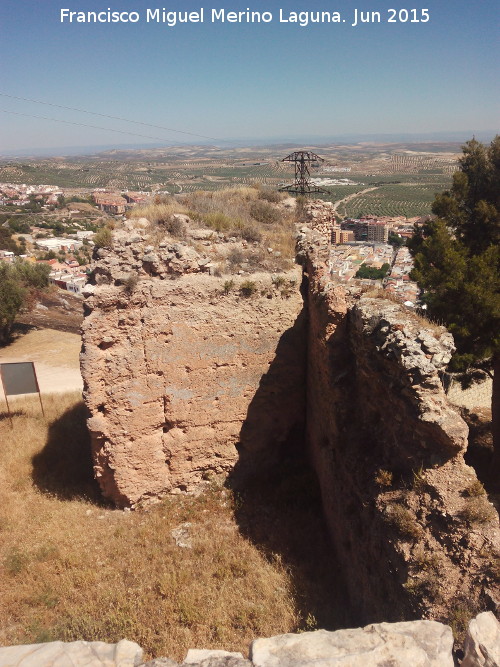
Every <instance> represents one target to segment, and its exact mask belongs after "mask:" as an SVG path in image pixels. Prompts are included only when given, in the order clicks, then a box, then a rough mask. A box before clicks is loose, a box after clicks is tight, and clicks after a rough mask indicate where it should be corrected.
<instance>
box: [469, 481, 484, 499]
mask: <svg viewBox="0 0 500 667" xmlns="http://www.w3.org/2000/svg"><path fill="white" fill-rule="evenodd" d="M485 493H486V491H485V490H484V486H483V485H482V484H481V482H480V481H479V480H478V479H476V480H475V481H474V482H472V484H469V486H468V487H467V488H466V489H464V495H465V496H468V497H469V498H479V497H480V496H484V495H485Z"/></svg>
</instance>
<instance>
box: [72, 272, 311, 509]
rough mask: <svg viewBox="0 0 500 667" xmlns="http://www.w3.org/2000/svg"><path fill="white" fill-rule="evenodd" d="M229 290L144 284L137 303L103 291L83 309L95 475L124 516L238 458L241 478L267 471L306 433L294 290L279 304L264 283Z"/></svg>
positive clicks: (199, 279)
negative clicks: (245, 291) (250, 290)
mask: <svg viewBox="0 0 500 667" xmlns="http://www.w3.org/2000/svg"><path fill="white" fill-rule="evenodd" d="M290 277H291V276H290ZM293 277H294V278H295V279H296V280H300V273H299V272H295V273H294V276H293ZM223 282H224V281H222V280H221V279H217V278H213V277H211V276H207V275H204V274H190V275H183V276H182V277H181V278H179V279H178V280H168V279H167V280H159V279H158V278H151V279H142V280H141V281H139V283H138V285H137V286H136V287H135V289H134V290H133V291H132V292H131V293H128V292H127V291H126V290H125V289H124V288H123V286H120V285H113V284H101V285H97V286H96V287H95V288H94V290H93V293H92V294H91V295H89V296H88V297H87V299H86V308H87V313H88V314H87V317H86V318H85V322H84V326H83V351H82V374H83V377H84V382H85V392H84V395H85V401H86V404H87V406H88V408H89V410H90V413H91V417H90V419H89V420H88V425H89V429H90V431H91V434H92V446H93V456H94V462H95V471H96V476H97V478H98V480H99V483H100V485H101V488H102V490H103V492H104V494H105V495H106V496H107V497H108V498H110V499H112V500H113V501H114V502H115V503H116V504H118V505H119V506H127V505H134V504H135V503H137V502H139V501H145V500H147V499H148V498H153V497H159V496H161V495H164V494H165V493H168V492H172V491H175V490H187V491H192V490H194V489H195V488H196V487H197V486H199V484H200V483H201V482H202V481H203V480H206V479H208V478H209V477H210V476H211V475H212V474H219V473H227V472H228V471H229V470H231V469H232V468H233V467H234V465H235V463H236V461H237V460H240V466H239V467H240V470H241V472H242V474H244V473H245V471H251V469H252V468H253V469H258V468H260V467H264V466H266V465H270V464H271V463H272V462H273V461H274V460H275V458H276V457H277V456H278V455H279V451H280V448H282V447H286V446H287V442H288V441H293V439H294V438H296V436H297V433H299V432H300V433H301V432H302V430H303V419H304V412H305V409H304V388H305V383H304V348H303V342H304V329H303V324H302V321H301V319H300V317H299V316H300V313H301V310H302V298H301V296H300V294H299V292H298V290H297V291H296V292H294V293H292V294H288V295H287V297H286V298H282V297H281V296H280V295H279V294H278V293H273V291H272V289H271V287H272V284H271V276H270V275H265V274H263V275H260V276H257V277H256V278H255V283H256V285H257V289H256V291H255V293H254V294H252V295H251V296H250V297H244V296H241V294H240V293H239V292H238V290H237V288H236V287H235V289H234V290H231V291H230V292H229V294H224V292H223V289H222V283H223ZM236 282H237V281H236ZM261 291H262V292H264V294H261ZM270 295H271V296H270ZM241 461H243V462H244V465H241Z"/></svg>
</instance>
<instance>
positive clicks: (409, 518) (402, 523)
mask: <svg viewBox="0 0 500 667" xmlns="http://www.w3.org/2000/svg"><path fill="white" fill-rule="evenodd" d="M386 519H387V521H388V523H390V524H391V525H392V526H393V527H394V528H395V529H396V530H397V531H398V532H399V533H400V535H401V537H403V538H407V539H414V540H416V539H418V538H419V537H421V535H422V528H421V527H420V526H419V524H418V523H417V520H416V519H415V516H414V514H413V512H410V510H408V509H406V507H402V506H401V505H397V504H393V505H389V506H388V507H387V514H386Z"/></svg>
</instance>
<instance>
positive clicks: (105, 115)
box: [0, 93, 221, 141]
mask: <svg viewBox="0 0 500 667" xmlns="http://www.w3.org/2000/svg"><path fill="white" fill-rule="evenodd" d="M0 96H2V97H9V98H10V99H12V100H22V101H23V102H34V103H35V104H45V105H46V106H49V107H56V108H57V109H66V110H67V111H78V112H79V113H87V114H90V115H92V116H101V118H111V119H112V120H121V121H125V122H126V123H134V124H135V125H144V126H145V127H154V128H155V129H157V130H167V131H168V132H177V133H179V134H187V135H189V136H191V137H200V138H201V139H211V140H212V141H221V140H220V139H217V138H216V137H207V136H206V135H204V134H196V133H195V132H185V131H184V130H174V129H173V128H171V127H163V126H162V125H152V124H151V123H142V122H141V121H139V120H130V119H129V118H122V117H121V116H110V115H108V114H104V113H98V112H97V111H88V110H86V109H78V108H77V107H66V106H63V105H62V104H54V103H53V102H43V101H42V100H33V99H31V98H29V97H18V96H17V95H9V94H8V93H0ZM20 115H21V114H20ZM52 120H53V119H52ZM64 122H68V121H64ZM88 127H92V126H91V125H89V126H88ZM116 131H117V132H118V130H116ZM137 136H141V135H139V134H138V135H137Z"/></svg>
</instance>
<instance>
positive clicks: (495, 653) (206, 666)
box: [0, 612, 500, 667]
mask: <svg viewBox="0 0 500 667" xmlns="http://www.w3.org/2000/svg"><path fill="white" fill-rule="evenodd" d="M452 646H453V634H452V631H451V628H449V627H448V626H446V625H442V624H441V623H436V622H435V621H414V622H408V623H379V624H372V625H369V626H367V627H365V628H355V629H352V630H337V631H336V632H327V631H326V630H317V631H316V632H304V633H302V634H298V635H294V634H286V635H278V636H277V637H270V638H269V639H256V640H255V641H253V642H252V644H251V645H250V650H249V655H250V657H249V659H248V660H247V659H246V658H244V657H243V655H242V654H241V653H230V652H227V651H220V650H216V651H210V650H203V649H191V650H190V651H188V654H187V656H186V659H185V660H184V662H183V663H182V666H179V665H178V663H177V662H175V661H174V660H170V659H169V658H157V659H154V660H150V661H149V662H146V663H145V662H143V651H142V649H141V647H140V646H138V645H137V644H135V643H133V642H130V641H126V640H122V641H121V642H119V643H118V644H105V643H104V642H85V641H79V642H72V643H67V644H65V643H63V642H52V643H49V644H33V645H30V646H10V647H6V648H0V667H21V665H22V667H57V666H61V667H62V666H63V665H74V667H186V666H187V665H191V666H192V667H388V665H390V666H391V667H454V665H455V662H454V659H453V655H452ZM461 664H462V667H499V666H500V624H499V623H498V621H497V620H496V619H495V617H494V615H493V614H492V613H491V612H485V613H482V614H479V615H478V616H477V618H475V619H473V620H472V621H471V622H470V624H469V630H468V632H467V636H466V639H465V646H464V658H463V661H462V663H461Z"/></svg>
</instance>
